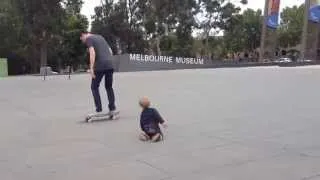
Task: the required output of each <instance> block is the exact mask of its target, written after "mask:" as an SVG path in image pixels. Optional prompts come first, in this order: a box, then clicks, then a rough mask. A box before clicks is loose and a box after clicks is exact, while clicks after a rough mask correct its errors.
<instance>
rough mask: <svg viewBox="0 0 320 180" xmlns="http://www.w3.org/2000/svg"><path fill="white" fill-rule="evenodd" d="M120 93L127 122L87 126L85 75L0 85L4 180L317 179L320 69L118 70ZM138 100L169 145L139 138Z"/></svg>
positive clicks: (0, 168) (87, 83) (319, 178)
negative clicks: (147, 102)
mask: <svg viewBox="0 0 320 180" xmlns="http://www.w3.org/2000/svg"><path fill="white" fill-rule="evenodd" d="M102 87H103V86H102ZM114 88H115V90H116V97H117V101H118V102H117V105H118V107H119V109H120V110H121V119H120V120H117V121H109V122H97V123H92V124H86V123H83V120H84V117H85V115H86V114H87V113H90V112H92V111H93V110H94V108H93V100H92V97H91V92H90V78H89V75H88V74H82V75H73V76H72V79H71V80H68V79H67V76H50V77H48V78H47V80H46V81H42V79H41V77H39V76H19V77H9V78H2V79H0V114H1V118H0V119H1V121H0V179H1V180H150V179H152V180H320V68H314V67H304V68H276V67H266V68H239V69H206V70H179V71H161V72H136V73H117V74H116V75H115V86H114ZM101 90H102V89H101ZM101 92H102V94H103V95H102V97H103V99H104V102H105V104H106V95H105V93H104V92H103V91H101ZM140 96H149V97H150V99H151V101H152V102H153V105H154V106H155V107H157V108H158V110H159V111H160V113H161V114H162V116H163V117H164V118H165V119H166V120H168V125H169V128H168V129H167V130H165V141H164V142H160V143H157V144H151V143H143V142H140V141H139V140H138V133H139V122H138V118H139V113H140V109H139V107H138V99H139V97H140ZM105 107H106V106H105Z"/></svg>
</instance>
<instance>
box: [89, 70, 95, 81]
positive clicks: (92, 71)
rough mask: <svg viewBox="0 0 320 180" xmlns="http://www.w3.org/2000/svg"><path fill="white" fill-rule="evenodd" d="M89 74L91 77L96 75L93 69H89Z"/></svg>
mask: <svg viewBox="0 0 320 180" xmlns="http://www.w3.org/2000/svg"><path fill="white" fill-rule="evenodd" d="M90 75H91V78H92V79H95V78H96V75H95V74H94V70H93V69H90Z"/></svg>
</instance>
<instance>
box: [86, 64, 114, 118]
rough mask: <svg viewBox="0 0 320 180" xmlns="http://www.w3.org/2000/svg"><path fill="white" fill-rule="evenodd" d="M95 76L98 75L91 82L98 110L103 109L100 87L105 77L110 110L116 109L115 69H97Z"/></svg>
mask: <svg viewBox="0 0 320 180" xmlns="http://www.w3.org/2000/svg"><path fill="white" fill-rule="evenodd" d="M95 76H96V77H95V78H94V79H92V82H91V90H92V95H93V98H94V103H95V105H96V111H97V112H101V111H102V105H101V98H100V93H99V87H100V83H101V80H102V78H103V77H104V79H105V88H106V91H107V95H108V100H109V110H110V111H113V110H115V109H116V106H115V98H114V92H113V88H112V84H113V69H109V70H100V71H95Z"/></svg>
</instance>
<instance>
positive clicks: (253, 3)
mask: <svg viewBox="0 0 320 180" xmlns="http://www.w3.org/2000/svg"><path fill="white" fill-rule="evenodd" d="M232 1H236V0H232ZM303 2H304V0H281V9H282V8H284V7H286V6H290V7H291V6H293V5H300V4H302V3H303ZM100 4H101V0H84V5H83V7H82V13H83V14H84V15H86V16H87V17H88V18H89V20H90V22H91V16H92V15H94V8H95V7H96V6H98V5H100ZM264 4H265V0H248V5H246V6H244V7H243V8H244V9H245V8H252V9H259V8H260V9H262V10H263V9H264Z"/></svg>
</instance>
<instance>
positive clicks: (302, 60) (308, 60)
mask: <svg viewBox="0 0 320 180" xmlns="http://www.w3.org/2000/svg"><path fill="white" fill-rule="evenodd" d="M298 62H313V60H310V59H298Z"/></svg>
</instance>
